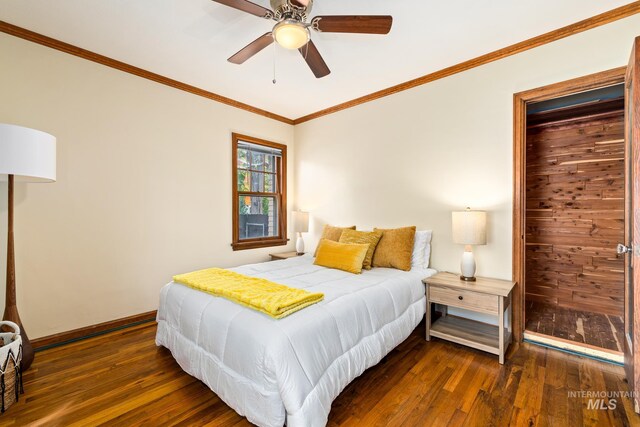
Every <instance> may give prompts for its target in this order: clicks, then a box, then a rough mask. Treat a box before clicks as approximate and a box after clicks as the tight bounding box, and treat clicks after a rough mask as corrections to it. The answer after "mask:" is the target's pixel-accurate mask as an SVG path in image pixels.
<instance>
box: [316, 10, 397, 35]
mask: <svg viewBox="0 0 640 427" xmlns="http://www.w3.org/2000/svg"><path fill="white" fill-rule="evenodd" d="M392 24H393V17H392V16H377V15H360V16H358V15H334V16H316V17H315V18H313V19H312V20H311V28H313V29H314V30H316V31H321V32H324V33H361V34H388V33H389V31H391V25H392Z"/></svg>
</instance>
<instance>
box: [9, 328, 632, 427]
mask: <svg viewBox="0 0 640 427" xmlns="http://www.w3.org/2000/svg"><path fill="white" fill-rule="evenodd" d="M155 331H156V326H155V323H149V324H144V325H139V326H136V327H133V328H129V329H125V330H122V331H118V332H114V333H111V334H107V335H103V336H100V337H95V338H92V339H88V340H85V341H80V342H77V343H73V344H69V345H66V346H63V347H59V348H54V349H50V350H46V351H43V352H39V353H37V354H36V359H35V362H34V364H33V365H32V367H31V369H29V371H27V372H25V374H24V387H25V394H24V395H22V396H21V398H20V402H18V403H17V404H15V405H14V406H12V407H11V408H9V410H8V411H7V412H6V413H5V414H3V415H0V425H2V426H24V425H42V426H45V425H46V426H49V425H54V426H55V425H60V426H97V425H104V426H131V425H150V426H164V425H167V426H169V425H180V426H203V425H209V426H248V425H250V424H249V423H248V422H247V421H246V420H245V419H244V418H242V417H240V416H239V415H238V414H236V413H235V412H234V411H233V410H232V409H230V408H229V407H228V406H227V405H226V404H224V403H223V402H222V401H221V400H220V399H219V398H218V397H217V396H216V395H215V394H213V392H211V391H210V390H209V389H208V388H207V387H206V386H205V385H204V384H202V383H201V382H200V381H198V380H196V379H195V378H193V377H191V376H189V375H187V374H185V373H184V372H182V370H180V368H179V367H178V365H177V363H176V362H175V361H174V360H173V358H172V356H171V354H170V353H169V351H168V350H166V349H164V348H157V347H156V346H155V343H154V337H155ZM423 335H424V324H421V325H419V326H418V327H417V328H416V330H415V331H414V332H413V333H412V335H411V336H410V337H409V338H408V339H407V340H406V341H405V342H404V343H402V344H401V345H400V346H398V348H396V349H395V350H394V351H393V352H392V353H391V354H389V355H388V356H387V357H385V358H384V359H383V360H382V361H381V362H380V363H379V364H378V365H377V366H375V367H373V368H371V369H369V370H367V371H366V372H365V373H364V374H363V375H362V376H360V377H359V378H357V379H356V380H355V381H354V382H353V383H351V384H350V385H349V386H348V387H347V388H346V389H345V390H344V391H343V392H342V394H341V395H340V396H339V397H338V398H337V399H336V401H335V402H334V403H333V406H332V410H331V415H330V418H329V423H328V425H329V426H400V425H402V426H431V425H433V426H462V425H467V426H506V425H509V424H511V425H518V426H520V425H523V426H565V425H571V426H580V425H586V426H628V425H640V417H638V416H637V415H635V414H634V413H633V408H632V405H631V401H630V400H629V399H628V398H618V399H617V402H616V407H615V409H611V410H608V409H592V408H590V407H589V406H588V402H589V399H588V398H586V397H571V396H570V395H569V394H568V392H574V391H597V392H604V391H615V392H618V391H622V392H627V391H628V387H627V384H626V383H625V381H624V373H623V369H622V368H621V367H617V366H614V365H609V364H605V363H601V362H596V361H593V360H590V359H585V358H580V357H577V356H572V355H567V354H564V353H560V352H557V351H553V350H548V349H545V348H542V347H537V346H535V345H531V344H521V345H512V347H511V349H510V351H509V354H508V360H507V362H506V364H505V365H502V366H501V365H499V364H498V361H497V357H495V356H492V355H490V354H487V353H483V352H480V351H476V350H472V349H468V348H466V347H462V346H459V345H456V344H451V343H448V342H446V341H442V340H439V339H434V340H433V341H431V342H426V341H425V340H424V336H423ZM605 402H606V403H607V404H609V403H611V401H609V399H608V398H605Z"/></svg>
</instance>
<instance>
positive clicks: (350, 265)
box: [313, 239, 369, 274]
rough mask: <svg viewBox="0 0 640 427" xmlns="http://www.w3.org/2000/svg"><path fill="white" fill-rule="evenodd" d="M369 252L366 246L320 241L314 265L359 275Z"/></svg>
mask: <svg viewBox="0 0 640 427" xmlns="http://www.w3.org/2000/svg"><path fill="white" fill-rule="evenodd" d="M368 250H369V245H368V244H356V243H338V242H334V241H333V240H327V239H322V240H320V243H319V244H318V254H317V256H316V260H315V261H314V262H313V263H314V264H315V265H321V266H323V267H329V268H337V269H338V270H344V271H348V272H349V273H354V274H360V273H361V272H362V263H363V261H364V257H365V256H367V251H368Z"/></svg>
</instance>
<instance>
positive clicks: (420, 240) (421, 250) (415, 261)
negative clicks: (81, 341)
mask: <svg viewBox="0 0 640 427" xmlns="http://www.w3.org/2000/svg"><path fill="white" fill-rule="evenodd" d="M431 234H432V231H431V230H419V231H416V237H415V239H414V241H413V253H412V254H411V268H429V257H430V256H431Z"/></svg>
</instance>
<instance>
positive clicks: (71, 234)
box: [0, 34, 295, 338]
mask: <svg viewBox="0 0 640 427" xmlns="http://www.w3.org/2000/svg"><path fill="white" fill-rule="evenodd" d="M0 58H1V63H2V66H0V94H1V95H0V99H1V102H0V123H13V124H17V125H22V126H27V127H32V128H36V129H40V130H43V131H46V132H49V133H51V134H53V135H55V136H56V137H57V138H58V180H57V182H56V183H53V184H18V185H17V188H16V193H17V194H16V226H15V233H16V235H15V238H16V257H17V289H18V308H19V310H20V314H21V317H22V321H23V323H24V325H25V328H26V329H27V332H28V333H29V335H30V337H31V338H36V337H41V336H45V335H49V334H53V333H57V332H60V331H66V330H71V329H74V328H78V327H82V326H87V325H91V324H96V323H100V322H104V321H108V320H113V319H117V318H120V317H124V316H129V315H133V314H137V313H142V312H145V311H149V310H154V309H156V308H157V305H158V294H159V290H160V288H161V287H162V285H163V284H165V283H167V282H168V281H169V280H171V276H172V275H173V274H176V273H180V272H186V271H190V270H193V269H197V268H203V267H209V266H221V267H227V266H233V265H239V264H244V263H249V262H257V261H264V260H266V259H267V258H268V257H267V254H268V253H269V252H272V251H283V250H286V249H287V248H286V247H277V248H271V249H259V250H248V251H240V252H233V251H232V250H231V247H230V243H231V239H232V236H231V231H232V230H231V219H232V218H231V133H232V132H241V133H243V134H247V135H252V136H256V137H259V138H264V139H268V140H272V141H275V142H280V143H284V144H287V145H288V146H289V165H288V166H289V168H288V169H289V192H290V193H289V196H290V197H289V203H290V206H292V201H293V197H292V196H293V189H294V185H293V184H294V180H293V176H294V171H295V168H294V165H293V156H294V151H293V146H292V143H293V126H290V125H286V124H283V123H279V122H276V121H273V120H269V119H267V118H263V117H260V116H257V115H254V114H251V113H248V112H244V111H241V110H238V109H235V108H232V107H228V106H225V105H222V104H219V103H216V102H212V101H210V100H207V99H204V98H201V97H198V96H195V95H192V94H188V93H185V92H182V91H179V90H176V89H172V88H170V87H166V86H163V85H160V84H157V83H154V82H151V81H148V80H145V79H142V78H139V77H136V76H132V75H129V74H126V73H123V72H121V71H117V70H113V69H111V68H108V67H104V66H102V65H99V64H94V63H92V62H89V61H86V60H83V59H79V58H75V57H73V56H70V55H67V54H64V53H60V52H57V51H54V50H52V49H48V48H45V47H42V46H38V45H36V44H33V43H29V42H26V41H23V40H19V39H17V38H13V37H10V36H7V35H4V34H0ZM6 198H7V191H6V183H0V272H1V273H0V287H1V289H4V283H5V277H4V271H5V269H6V249H5V248H6V224H7V217H6V213H7V201H6ZM291 235H292V233H290V236H291ZM289 248H293V244H292V245H290V246H289ZM3 303H4V292H0V304H3Z"/></svg>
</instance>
